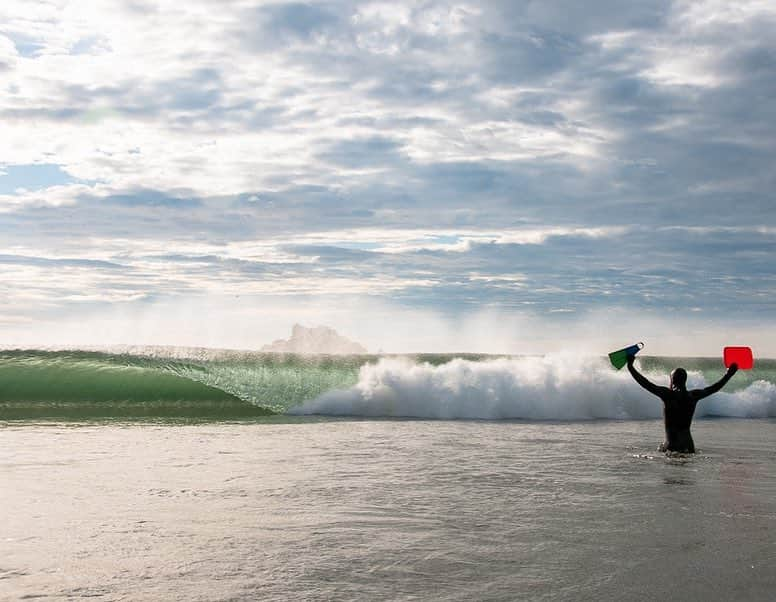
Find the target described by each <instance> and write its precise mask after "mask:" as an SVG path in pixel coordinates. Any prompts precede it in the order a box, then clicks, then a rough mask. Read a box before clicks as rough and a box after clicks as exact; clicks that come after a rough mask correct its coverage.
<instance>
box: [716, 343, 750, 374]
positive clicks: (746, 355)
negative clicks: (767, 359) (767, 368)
mask: <svg viewBox="0 0 776 602" xmlns="http://www.w3.org/2000/svg"><path fill="white" fill-rule="evenodd" d="M723 358H724V360H725V368H729V367H730V364H738V367H739V369H741V370H751V369H752V367H753V366H754V358H753V357H752V350H751V349H750V348H749V347H725V350H724V352H723Z"/></svg>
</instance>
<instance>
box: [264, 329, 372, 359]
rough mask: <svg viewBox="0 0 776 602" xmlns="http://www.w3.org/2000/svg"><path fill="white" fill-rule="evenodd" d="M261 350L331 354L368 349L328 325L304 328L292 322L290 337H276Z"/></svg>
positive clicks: (361, 352)
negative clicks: (276, 338) (275, 339)
mask: <svg viewBox="0 0 776 602" xmlns="http://www.w3.org/2000/svg"><path fill="white" fill-rule="evenodd" d="M261 350H262V351H277V352H282V353H327V354H332V355H347V354H363V353H368V351H367V350H366V349H365V348H364V347H363V346H362V345H359V344H358V343H355V342H353V341H351V340H350V339H347V338H345V337H343V336H340V335H339V334H337V331H336V330H334V329H333V328H329V327H328V326H316V327H315V328H305V327H304V326H302V325H300V324H294V327H293V329H292V330H291V338H290V339H278V340H277V341H274V342H272V343H271V344H269V345H264V347H262V348H261Z"/></svg>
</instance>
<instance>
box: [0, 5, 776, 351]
mask: <svg viewBox="0 0 776 602" xmlns="http://www.w3.org/2000/svg"><path fill="white" fill-rule="evenodd" d="M0 24H1V25H0V72H2V74H3V83H2V84H0V89H1V90H2V92H3V93H2V94H0V118H2V120H3V125H4V128H3V137H2V138H1V139H0V240H2V242H1V243H0V255H2V257H3V260H2V261H3V266H4V268H5V271H4V274H3V276H4V284H3V287H4V288H3V289H2V290H3V294H4V295H6V297H5V298H6V299H7V300H8V304H9V307H13V308H15V309H14V313H13V315H15V316H17V317H18V319H19V320H20V322H19V323H20V324H21V323H22V322H24V323H28V322H27V321H26V318H25V316H26V317H27V318H28V317H29V316H32V315H34V316H36V317H37V316H41V315H51V316H53V315H65V314H66V313H68V312H75V313H78V312H80V311H82V310H83V311H87V310H88V308H94V310H95V311H97V309H96V308H101V307H103V304H105V303H120V304H123V303H125V304H127V305H128V306H132V307H136V311H137V312H140V313H142V312H145V311H147V310H148V308H149V307H157V308H158V307H162V306H164V307H167V306H165V305H164V303H163V302H162V301H160V300H165V299H167V300H169V299H176V300H177V301H178V302H183V300H191V299H198V300H199V301H197V302H200V301H201V299H202V298H204V297H209V296H211V295H221V294H222V295H227V296H229V295H238V294H239V295H242V297H241V298H246V297H250V298H251V300H252V301H251V302H252V303H254V304H255V307H261V306H263V305H264V304H265V303H268V302H269V301H268V300H277V299H278V298H279V297H281V296H288V297H289V298H290V297H299V299H302V298H305V299H311V298H318V297H320V298H325V299H329V300H330V299H336V298H340V299H344V298H346V297H347V298H352V299H361V300H363V299H368V300H369V301H370V303H371V302H377V301H378V300H379V302H380V303H384V304H386V305H390V306H391V307H394V308H396V307H398V308H401V310H402V311H407V312H412V311H415V310H418V311H420V310H421V309H422V311H424V312H425V311H432V310H433V311H436V312H438V313H439V314H440V316H452V315H456V314H466V313H470V312H474V311H477V308H490V309H489V310H492V311H496V312H498V311H502V310H503V311H505V312H507V313H509V314H510V315H513V314H514V315H517V314H520V315H521V316H523V317H526V316H527V317H526V318H525V319H528V317H530V319H531V320H533V319H534V318H536V319H539V318H540V317H542V316H543V317H544V319H546V320H548V321H558V322H559V323H561V322H562V323H566V324H568V323H570V322H569V320H571V319H572V318H574V317H576V318H574V319H579V320H584V319H585V318H584V316H590V315H592V313H595V312H598V311H601V308H609V309H611V311H616V310H624V308H627V309H628V310H632V311H644V312H655V313H656V314H659V313H660V312H664V313H665V314H666V315H671V316H677V317H681V316H684V315H686V314H688V313H693V314H695V315H698V316H703V317H704V318H706V319H708V320H711V321H713V322H714V321H716V320H718V319H721V317H723V316H725V315H733V314H734V315H736V316H738V317H740V318H741V319H742V320H756V319H758V318H760V317H763V316H767V315H769V312H770V309H771V308H770V306H769V299H770V298H772V295H773V293H774V292H776V291H775V290H774V281H775V280H776V278H775V277H774V272H773V268H772V267H771V265H770V264H771V262H770V257H772V256H773V251H774V248H773V246H774V234H773V232H774V231H776V213H774V211H773V203H772V196H773V195H772V191H773V189H774V185H776V176H775V175H774V172H773V169H772V163H773V156H774V151H776V148H775V147H774V145H776V143H775V142H774V140H776V136H774V134H776V126H775V125H774V124H776V109H774V105H773V103H772V102H771V99H772V98H773V97H774V93H776V89H775V88H774V87H775V86H776V77H774V76H775V75H776V61H774V56H776V43H775V42H774V40H773V36H772V30H773V25H774V24H776V11H774V10H773V8H772V7H771V6H770V5H769V4H768V3H762V2H756V1H751V2H750V1H745V2H741V3H736V6H735V8H731V5H730V4H729V3H724V2H720V1H717V0H705V1H703V2H695V3H684V2H668V1H663V0H660V1H658V0H655V1H650V2H640V3H635V4H633V5H628V6H623V5H622V3H614V2H598V3H595V4H594V5H584V6H583V5H581V4H579V3H575V2H559V3H536V2H520V3H516V2H507V1H503V2H502V1H498V2H489V3H485V4H483V3H475V2H467V1H457V2H448V1H442V0H431V1H429V2H422V3H418V2H399V3H384V2H351V1H349V0H341V1H333V0H332V1H321V2H283V1H273V2H252V1H249V0H239V1H235V2H230V3H222V4H221V5H219V7H218V8H216V7H214V5H213V4H212V3H210V2H206V1H204V0H193V1H192V2H188V3H186V4H181V3H179V2H172V1H171V0H170V1H163V2H155V3H144V2H128V1H127V2H119V1H113V0H101V1H99V2H94V3H90V5H89V9H88V10H86V9H84V7H83V4H82V3H76V2H67V1H64V2H59V3H39V4H37V5H36V6H34V7H30V6H29V3H24V2H17V1H12V0H9V1H8V2H5V3H3V6H2V7H0ZM108 266H119V267H110V268H108ZM63 274H66V275H67V276H68V278H66V279H63V278H62V277H61V276H62V275H63ZM187 302H188V301H187ZM273 302H274V301H273ZM192 303H193V301H192ZM354 303H355V302H354ZM356 305H357V306H358V307H362V304H360V302H358V303H356ZM290 306H291V305H289V307H290ZM363 306H366V304H363ZM295 307H296V306H295ZM133 311H135V310H133ZM68 315H70V314H69V313H68ZM73 315H75V314H73ZM127 315H139V314H134V313H133V312H132V311H131V312H128V313H127ZM424 315H425V314H424ZM563 316H566V318H562V317H563ZM289 319H290V320H291V321H293V318H289ZM446 319H447V318H446V317H444V318H443V317H440V318H439V320H441V321H443V322H444V320H446ZM515 319H517V318H515ZM520 319H522V318H520ZM699 319H700V318H699ZM714 323H717V322H714ZM769 327H771V326H769ZM437 331H438V332H440V333H441V332H442V329H441V327H440V329H438V330H437ZM284 334H286V333H285V332H279V333H277V336H283V335H284ZM560 334H562V333H560ZM560 334H559V335H558V336H560ZM440 336H442V335H441V334H440ZM262 342H264V341H262Z"/></svg>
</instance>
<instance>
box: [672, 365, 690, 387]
mask: <svg viewBox="0 0 776 602" xmlns="http://www.w3.org/2000/svg"><path fill="white" fill-rule="evenodd" d="M686 386H687V370H685V369H684V368H677V369H676V370H674V371H673V372H671V388H672V389H684V388H685V387H686Z"/></svg>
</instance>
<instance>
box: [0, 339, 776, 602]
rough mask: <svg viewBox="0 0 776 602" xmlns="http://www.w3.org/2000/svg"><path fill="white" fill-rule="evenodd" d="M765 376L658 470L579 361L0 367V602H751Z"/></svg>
mask: <svg viewBox="0 0 776 602" xmlns="http://www.w3.org/2000/svg"><path fill="white" fill-rule="evenodd" d="M677 363H681V364H682V365H684V366H686V367H687V368H688V369H689V371H690V381H691V385H692V386H700V385H702V384H704V383H708V382H710V381H711V380H713V379H715V378H717V377H718V376H720V375H721V373H722V369H721V367H720V365H719V361H718V360H690V359H687V358H682V359H681V360H676V359H660V358H651V359H650V358H646V359H644V360H642V368H643V369H644V370H645V371H646V372H647V373H648V375H650V376H651V377H652V378H653V379H654V380H656V381H658V380H660V379H661V378H665V375H666V374H667V371H668V370H669V369H670V367H673V366H674V365H677ZM739 376H740V377H741V378H739ZM775 380H776V379H774V371H773V364H772V363H769V362H767V361H766V362H758V365H757V367H756V369H755V370H754V371H752V372H750V373H740V374H739V375H736V377H735V380H734V382H732V383H731V385H735V386H733V387H731V388H729V389H726V392H724V393H719V394H717V395H716V396H714V397H711V398H709V399H708V400H706V401H705V402H702V404H705V405H702V406H699V410H700V411H699V414H702V415H701V416H700V417H699V419H697V420H696V422H695V424H694V427H693V433H694V436H695V440H696V445H697V447H698V450H699V453H698V454H695V455H694V456H681V455H679V456H666V455H664V454H660V453H657V452H656V451H655V450H656V448H657V445H658V444H659V442H660V441H661V440H662V424H661V422H660V420H659V418H658V417H659V414H660V402H659V401H657V400H656V399H654V398H651V397H650V396H649V395H646V396H644V395H642V392H641V390H640V389H639V387H638V386H637V385H636V384H635V383H633V382H632V381H631V380H630V377H629V376H628V375H627V374H626V373H622V372H615V371H614V370H612V369H611V368H610V367H608V366H607V365H606V363H605V361H604V360H602V359H601V358H573V357H564V356H556V357H544V358H492V357H468V358H460V357H458V358H453V357H443V356H427V357H412V358H408V357H394V358H345V359H337V358H317V359H303V358H298V357H275V356H272V357H264V356H260V355H258V354H233V353H220V352H219V353H211V352H204V351H203V352H197V353H193V352H191V351H190V350H189V351H186V352H185V353H184V352H182V351H180V352H171V351H169V350H166V351H159V350H156V351H153V352H150V351H149V352H146V353H144V354H143V355H129V354H102V353H87V352H40V351H34V352H30V351H25V352H22V351H9V352H4V353H3V354H2V356H0V411H2V412H3V414H2V417H0V420H2V422H0V508H2V509H3V512H2V519H0V599H2V600H21V599H36V598H41V599H52V600H58V599H85V598H94V599H98V600H99V599H101V600H519V599H525V600H593V599H595V600H623V599H627V600H652V599H658V598H663V599H685V600H701V599H702V600H731V599H747V600H772V599H773V592H774V591H776V572H774V571H773V567H774V566H776V546H774V542H773V533H774V532H776V530H775V529H774V528H775V527H776V420H775V419H774V415H776V412H774V399H775V398H776V397H775V396H774V393H773V390H774V384H773V383H774V381H775ZM141 381H142V382H143V383H144V384H141ZM246 408H248V409H247V410H246ZM269 412H272V413H269Z"/></svg>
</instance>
